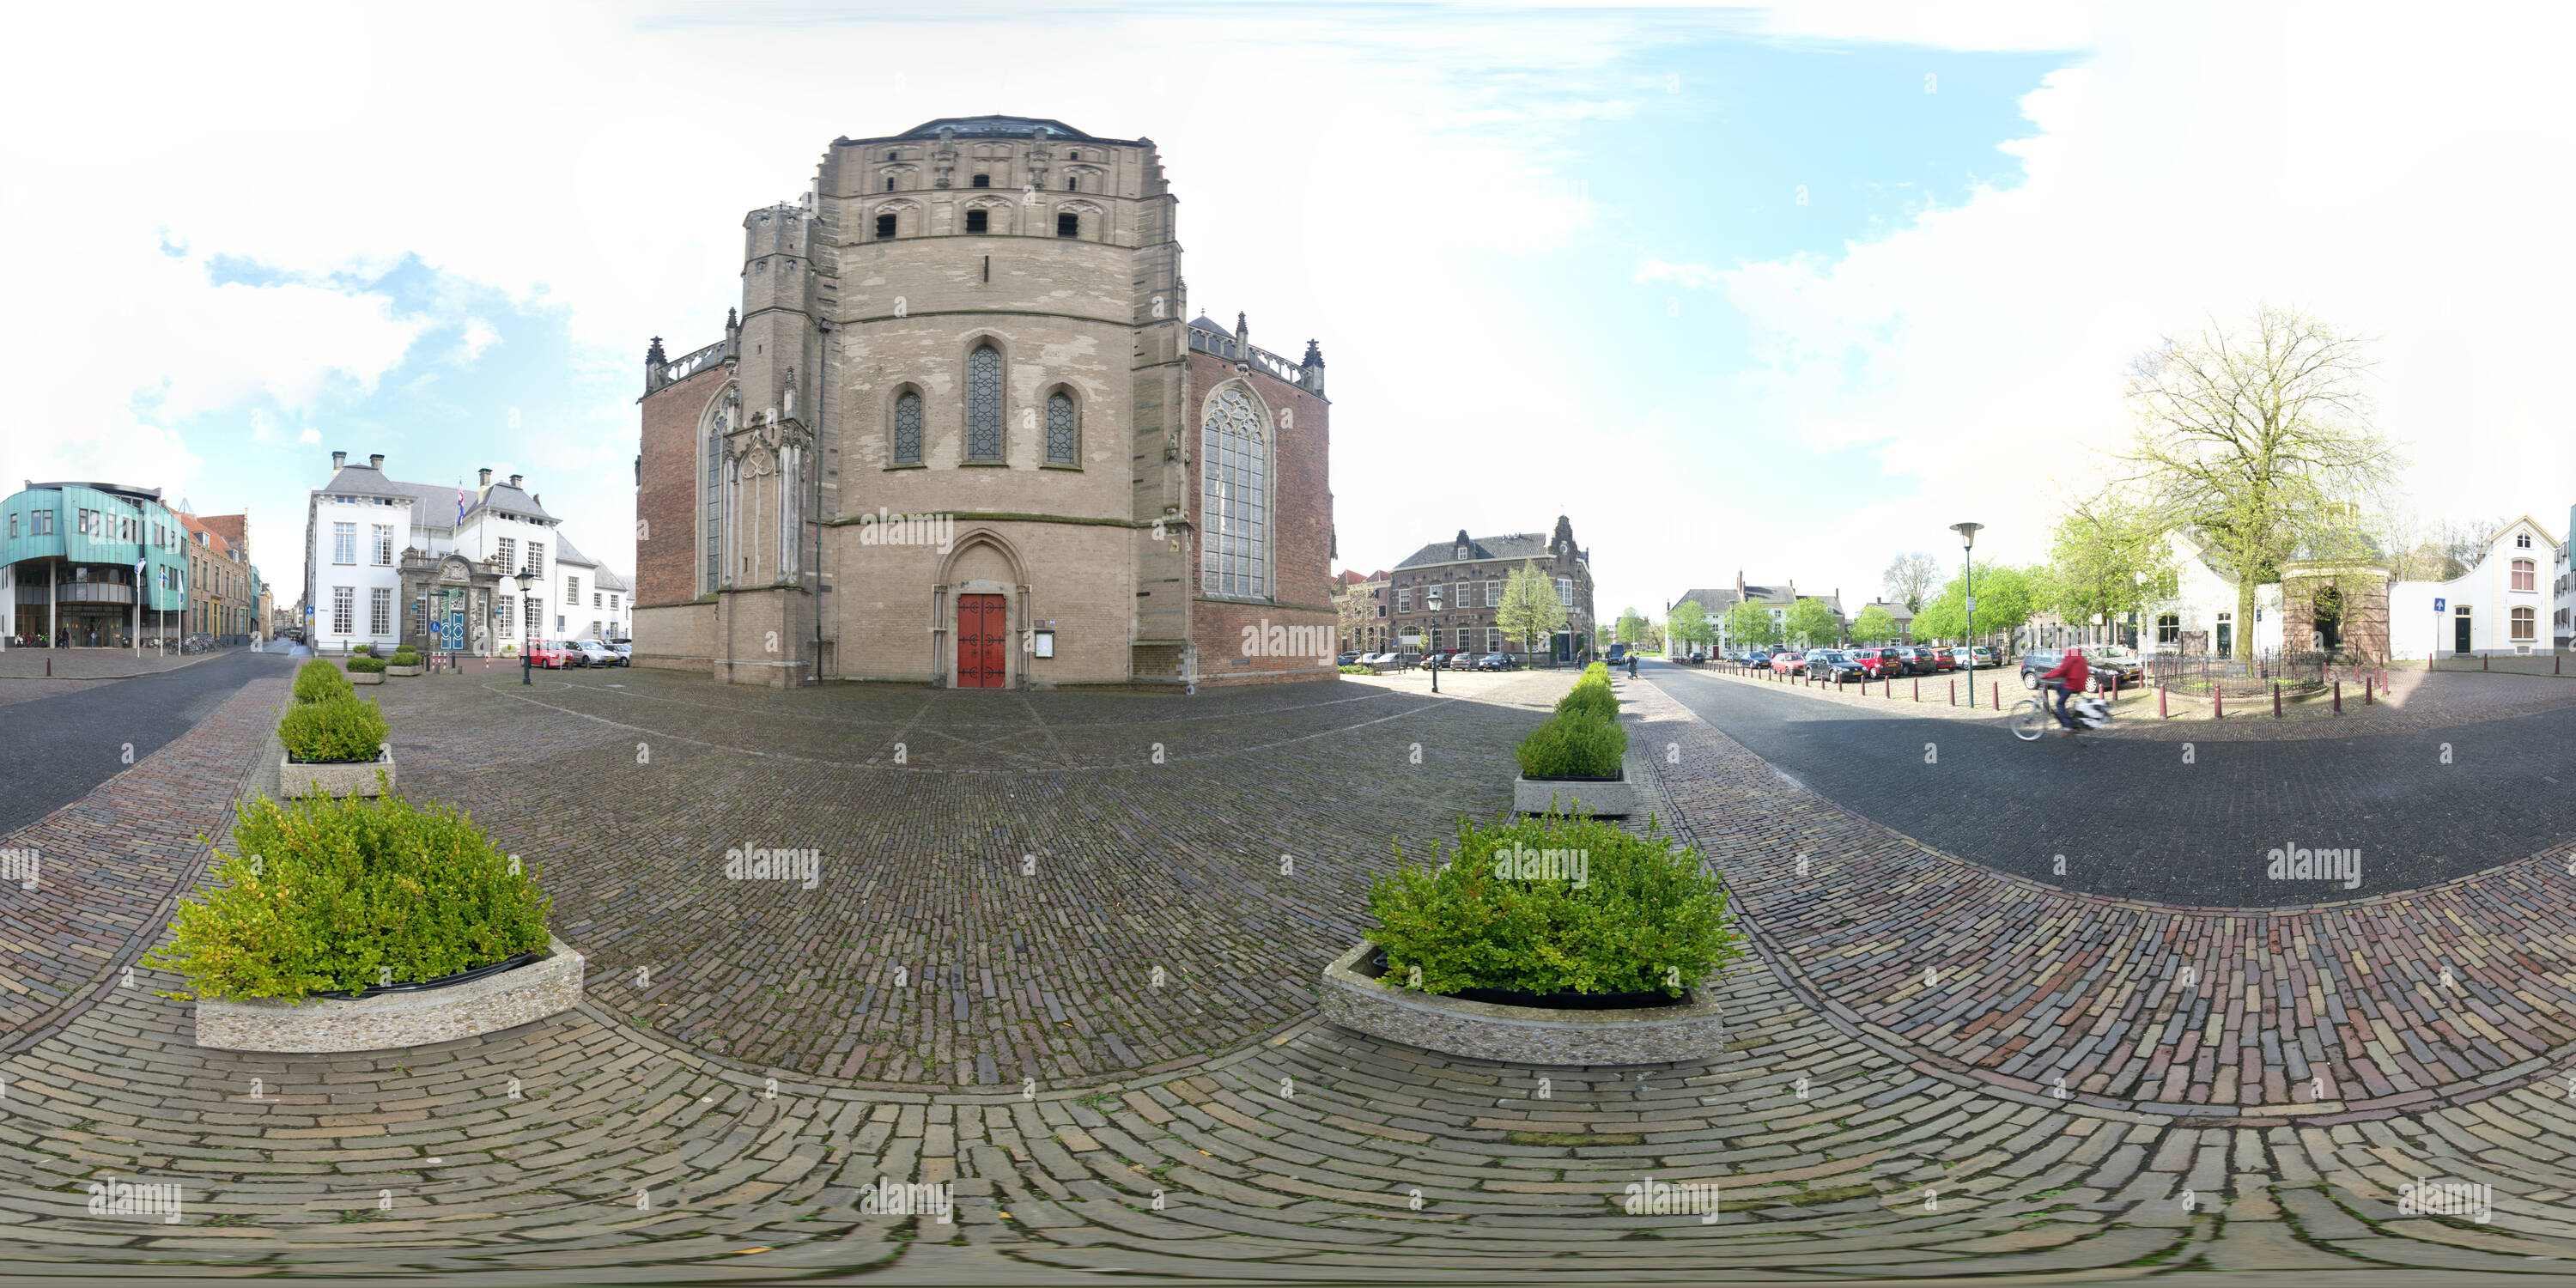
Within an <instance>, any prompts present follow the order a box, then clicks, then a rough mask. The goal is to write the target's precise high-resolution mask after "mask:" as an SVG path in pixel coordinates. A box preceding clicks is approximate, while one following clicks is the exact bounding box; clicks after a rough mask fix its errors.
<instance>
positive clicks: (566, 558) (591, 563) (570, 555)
mask: <svg viewBox="0 0 2576 1288" xmlns="http://www.w3.org/2000/svg"><path fill="white" fill-rule="evenodd" d="M555 562H556V563H559V564H578V565H580V566H581V567H584V568H597V567H598V566H599V561H598V560H596V559H593V558H591V557H590V556H588V555H586V554H583V553H582V552H581V551H579V550H577V549H574V548H573V544H572V538H570V537H567V536H565V535H564V531H563V529H561V528H557V529H555Z"/></svg>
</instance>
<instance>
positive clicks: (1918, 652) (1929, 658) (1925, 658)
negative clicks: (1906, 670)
mask: <svg viewBox="0 0 2576 1288" xmlns="http://www.w3.org/2000/svg"><path fill="white" fill-rule="evenodd" d="M1905 651H1906V652H1907V653H1910V654H1912V655H1913V658H1914V669H1916V670H1918V671H1924V672H1929V673H1933V674H1938V673H1940V672H1942V671H1955V670H1958V669H1959V661H1958V659H1957V658H1954V657H1952V656H1950V650H1948V649H1946V648H1928V647H1926V646H1924V645H1920V644H1916V645H1912V646H1910V647H1908V648H1907V649H1906V650H1905Z"/></svg>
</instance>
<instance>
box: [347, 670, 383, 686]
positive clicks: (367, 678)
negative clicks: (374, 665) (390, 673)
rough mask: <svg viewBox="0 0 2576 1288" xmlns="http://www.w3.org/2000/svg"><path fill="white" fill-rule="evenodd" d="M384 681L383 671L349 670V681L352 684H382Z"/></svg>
mask: <svg viewBox="0 0 2576 1288" xmlns="http://www.w3.org/2000/svg"><path fill="white" fill-rule="evenodd" d="M384 682H385V673H384V672H382V671H351V672H349V683H351V684H382V683H384Z"/></svg>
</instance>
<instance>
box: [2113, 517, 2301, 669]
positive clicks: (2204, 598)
mask: <svg viewBox="0 0 2576 1288" xmlns="http://www.w3.org/2000/svg"><path fill="white" fill-rule="evenodd" d="M2167 541H2168V542H2169V543H2170V544H2171V546H2172V558H2173V566H2174V574H2175V575H2174V595H2173V598H2171V599H2168V600H2165V601H2164V602H2162V603H2159V604H2153V605H2150V606H2149V607H2148V609H2147V611H2146V612H2145V613H2143V614H2141V615H2140V620H2142V621H2144V622H2147V623H2150V628H2149V629H2147V630H2143V631H2141V632H2139V634H2140V638H2139V640H2138V648H2139V650H2140V651H2141V652H2146V653H2187V654H2195V655H2198V654H2208V655H2213V656H2220V657H2226V656H2233V655H2234V653H2235V649H2236V638H2237V635H2238V634H2239V633H2240V632H2242V631H2243V630H2245V629H2246V625H2247V624H2246V623H2245V622H2243V621H2241V620H2239V617H2240V609H2239V606H2238V604H2237V600H2236V582H2235V581H2234V580H2233V579H2231V578H2227V577H2222V576H2220V575H2218V572H2217V571H2216V570H2215V569H2213V568H2211V567H2210V566H2209V563H2208V561H2207V559H2206V558H2204V554H2205V551H2204V549H2203V547H2202V546H2201V545H2200V543H2199V542H2197V541H2195V540H2193V539H2192V538H2191V536H2190V535H2189V534H2187V533H2182V532H2176V533H2174V534H2172V535H2171V536H2170V537H2168V538H2167ZM2252 626H2253V631H2254V652H2255V653H2256V655H2258V656H2259V655H2262V654H2266V653H2278V652H2280V651H2281V584H2280V583H2279V582H2266V583H2264V584H2262V585H2259V586H2256V587H2255V588H2254V621H2253V623H2252Z"/></svg>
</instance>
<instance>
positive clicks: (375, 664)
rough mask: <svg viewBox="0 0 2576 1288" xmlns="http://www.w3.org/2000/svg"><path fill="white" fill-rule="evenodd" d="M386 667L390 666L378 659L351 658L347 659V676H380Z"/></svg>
mask: <svg viewBox="0 0 2576 1288" xmlns="http://www.w3.org/2000/svg"><path fill="white" fill-rule="evenodd" d="M387 665H390V664H389V663H387V662H386V661H385V660H384V659H383V658H380V657H353V658H350V659H349V674H351V675H381V674H383V673H384V669H385V667H386V666H387Z"/></svg>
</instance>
